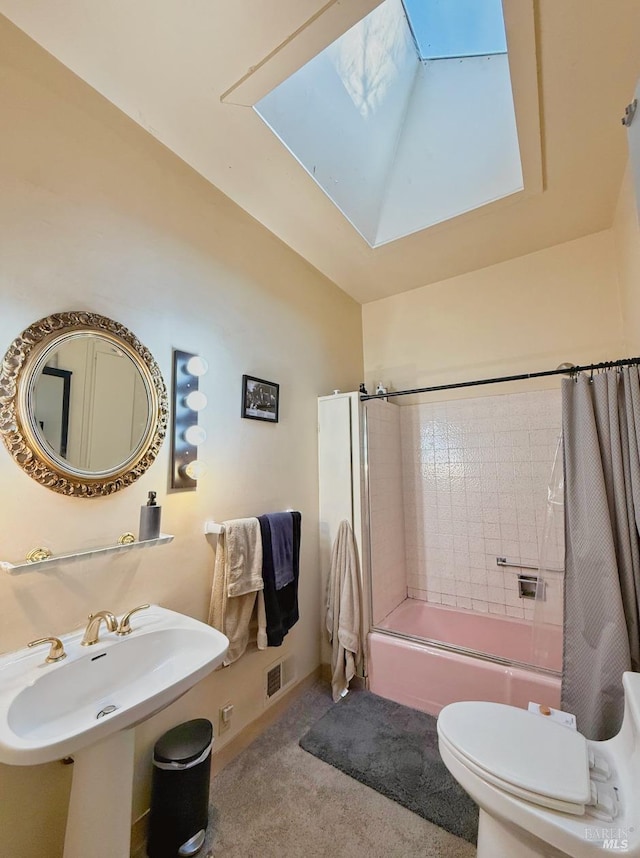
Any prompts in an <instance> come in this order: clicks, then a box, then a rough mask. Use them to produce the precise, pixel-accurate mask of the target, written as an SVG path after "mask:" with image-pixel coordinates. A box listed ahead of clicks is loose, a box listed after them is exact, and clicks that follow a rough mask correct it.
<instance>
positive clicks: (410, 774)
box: [300, 691, 478, 843]
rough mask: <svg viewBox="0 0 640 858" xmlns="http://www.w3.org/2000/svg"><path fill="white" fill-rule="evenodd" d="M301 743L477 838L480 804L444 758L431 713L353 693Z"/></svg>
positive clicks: (438, 820)
mask: <svg viewBox="0 0 640 858" xmlns="http://www.w3.org/2000/svg"><path fill="white" fill-rule="evenodd" d="M300 746H301V747H302V748H304V750H305V751H308V752H309V753H310V754H313V755H314V757H319V758H320V759H321V760H324V762H326V763H329V764H330V765H332V766H334V767H335V768H336V769H340V771H342V772H344V773H345V774H347V775H351V777H352V778H355V779H356V780H358V781H360V782H361V783H363V784H366V785H367V786H369V787H371V788H372V789H374V790H376V791H377V792H380V793H382V794H383V795H386V796H387V798H391V799H393V800H394V801H397V802H398V804H402V805H403V806H404V807H406V808H408V809H409V810H412V811H413V812H414V813H417V814H419V815H420V816H422V817H424V819H428V820H429V821H430V822H433V823H435V824H436V825H439V826H440V828H444V829H445V830H446V831H449V832H451V834H455V835H457V836H458V837H462V838H464V839H465V840H468V841H469V842H470V843H475V842H476V840H477V836H478V808H477V806H476V804H475V803H474V802H473V801H472V800H471V799H470V798H469V796H468V795H467V793H466V792H465V791H464V790H463V789H462V787H461V786H459V784H458V782H457V781H456V780H455V779H454V778H453V777H452V776H451V775H450V774H449V771H448V769H447V768H446V766H445V765H444V763H443V762H442V759H441V758H440V753H439V751H438V735H437V732H436V719H435V718H433V717H432V716H431V715H427V714H426V713H425V712H418V710H417V709H410V708H409V707H408V706H401V705H400V704H399V703H394V702H393V701H391V700H386V699H385V698H384V697H378V696H377V695H376V694H372V693H371V692H370V691H355V692H351V693H349V694H348V695H347V696H346V697H344V698H343V699H342V700H341V701H340V702H339V703H336V704H335V705H334V706H332V708H331V709H329V711H328V712H327V713H326V714H325V715H323V716H322V718H321V719H320V720H319V721H318V722H317V723H316V724H315V725H314V726H313V727H312V728H311V730H309V732H308V733H306V734H305V735H304V736H303V737H302V739H300Z"/></svg>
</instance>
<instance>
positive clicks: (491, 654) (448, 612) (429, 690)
mask: <svg viewBox="0 0 640 858" xmlns="http://www.w3.org/2000/svg"><path fill="white" fill-rule="evenodd" d="M378 629H379V630H374V631H372V632H370V633H369V635H368V651H369V666H368V678H369V688H370V690H371V691H372V692H373V693H374V694H379V695H380V696H381V697H387V698H389V699H390V700H395V701H396V702H397V703H404V704H405V705H407V706H413V707H414V708H415V709H420V710H422V711H423V712H429V713H430V714H431V715H437V714H438V713H439V712H440V710H441V709H442V707H443V706H446V705H447V703H454V702H455V701H458V700H491V701H495V702H496V703H508V704H510V705H512V706H520V707H522V708H525V709H526V708H527V705H528V704H529V701H533V702H535V703H542V704H545V705H547V706H552V707H554V708H556V709H557V708H559V706H560V676H559V671H560V668H561V665H562V638H561V630H560V629H559V628H551V629H547V630H545V643H546V651H545V653H543V654H542V655H541V657H540V659H539V660H538V664H539V666H540V668H542V669H541V670H537V669H536V668H527V666H526V664H514V663H513V662H525V663H526V662H528V661H530V659H531V649H532V646H531V642H532V634H533V632H532V626H531V623H528V622H524V621H522V620H514V619H511V618H507V617H501V616H495V615H488V614H478V613H475V612H473V611H467V610H464V609H461V608H460V609H452V608H446V607H443V606H441V605H431V604H429V603H427V602H421V601H419V600H417V599H407V600H405V601H404V602H403V603H402V604H401V605H400V606H399V607H398V608H396V609H395V610H394V611H392V613H391V614H389V616H388V617H386V618H385V620H384V621H383V623H381V624H380V625H379V626H378ZM415 638H428V639H431V640H433V641H439V642H441V643H442V644H444V647H447V646H455V647H459V648H464V649H467V650H481V651H482V653H483V654H484V655H485V656H486V657H483V656H482V655H479V654H478V655H476V654H471V653H465V652H460V651H453V650H449V649H446V648H442V647H439V646H436V645H435V644H431V643H423V642H421V641H418V640H415ZM498 659H502V660H503V661H502V662H501V661H498ZM554 671H555V672H556V673H554ZM556 674H557V675H556Z"/></svg>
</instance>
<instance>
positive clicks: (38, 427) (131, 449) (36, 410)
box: [0, 313, 168, 497]
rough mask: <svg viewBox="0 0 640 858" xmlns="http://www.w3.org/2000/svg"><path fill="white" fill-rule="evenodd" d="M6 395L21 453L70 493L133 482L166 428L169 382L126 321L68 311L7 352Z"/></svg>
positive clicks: (12, 440) (9, 427)
mask: <svg viewBox="0 0 640 858" xmlns="http://www.w3.org/2000/svg"><path fill="white" fill-rule="evenodd" d="M0 402H2V403H3V406H2V407H0V433H1V434H2V437H3V440H4V442H5V444H6V446H7V447H8V449H9V451H10V452H11V453H12V455H13V457H14V459H15V460H16V461H17V463H18V464H19V465H20V466H21V467H22V468H23V469H24V470H26V471H27V473H29V475H30V476H32V477H33V478H34V479H37V480H38V481H39V482H41V483H42V484H44V485H46V486H47V487H49V488H52V489H54V490H55V491H60V492H63V493H65V494H72V495H77V496H83V497H93V496H96V495H100V494H110V493H112V492H114V491H117V490H118V489H120V488H123V487H124V486H125V485H129V484H130V483H131V482H133V481H134V480H136V479H137V478H138V477H139V476H140V475H141V474H142V473H144V471H145V470H146V468H148V467H149V465H150V464H151V462H152V461H153V460H154V459H155V456H156V455H157V452H158V450H159V448H160V445H161V443H162V440H163V438H164V435H165V434H166V424H167V412H168V406H167V394H166V388H165V385H164V381H163V380H162V376H161V374H160V370H159V368H158V366H157V364H156V362H155V361H154V359H153V357H152V356H151V354H150V353H149V351H148V350H147V349H146V348H145V347H144V346H143V345H142V344H141V343H140V342H139V341H138V340H137V339H136V337H135V336H134V335H133V334H132V333H131V332H130V331H128V330H127V329H126V328H124V327H123V326H122V325H120V324H119V323H117V322H114V321H112V320H111V319H107V318H106V317H105V316H98V315H97V314H92V313H58V314H55V315H54V316H49V317H47V318H46V319H41V320H40V321H39V322H36V323H35V324H34V325H31V326H30V328H28V329H27V330H26V331H23V333H22V334H21V335H20V337H18V338H17V339H16V340H15V341H14V342H13V343H12V345H11V347H10V349H9V351H8V352H7V354H6V355H5V359H4V362H3V365H2V372H1V373H0Z"/></svg>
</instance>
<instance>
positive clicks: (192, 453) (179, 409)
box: [171, 349, 208, 489]
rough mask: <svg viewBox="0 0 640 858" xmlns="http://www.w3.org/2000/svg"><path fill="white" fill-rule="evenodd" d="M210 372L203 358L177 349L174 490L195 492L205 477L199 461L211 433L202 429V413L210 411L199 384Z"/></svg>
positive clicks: (173, 454) (174, 355)
mask: <svg viewBox="0 0 640 858" xmlns="http://www.w3.org/2000/svg"><path fill="white" fill-rule="evenodd" d="M207 369H208V366H207V362H206V361H205V360H204V359H203V358H201V357H200V356H199V355H194V354H190V353H189V352H182V351H178V349H174V351H173V414H172V433H171V436H172V437H171V488H172V489H195V488H196V486H197V480H198V479H199V478H200V477H202V476H203V474H204V470H205V468H204V465H203V464H202V462H199V461H198V459H197V455H198V450H197V447H198V445H199V444H202V443H203V442H204V441H205V440H206V437H207V433H206V432H205V430H204V429H203V428H202V427H201V426H199V425H198V413H199V412H200V411H202V409H203V408H205V407H206V405H207V397H206V396H205V395H204V393H202V392H201V391H200V390H198V381H199V379H200V378H201V376H203V375H204V374H205V372H206V371H207Z"/></svg>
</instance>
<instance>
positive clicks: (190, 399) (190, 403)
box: [185, 390, 207, 411]
mask: <svg viewBox="0 0 640 858" xmlns="http://www.w3.org/2000/svg"><path fill="white" fill-rule="evenodd" d="M185 405H186V406H187V408H190V409H191V410H192V411H202V409H203V408H206V407H207V397H206V396H205V395H204V393H201V392H200V391H199V390H192V391H191V393H190V394H189V395H188V396H187V398H186V399H185Z"/></svg>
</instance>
